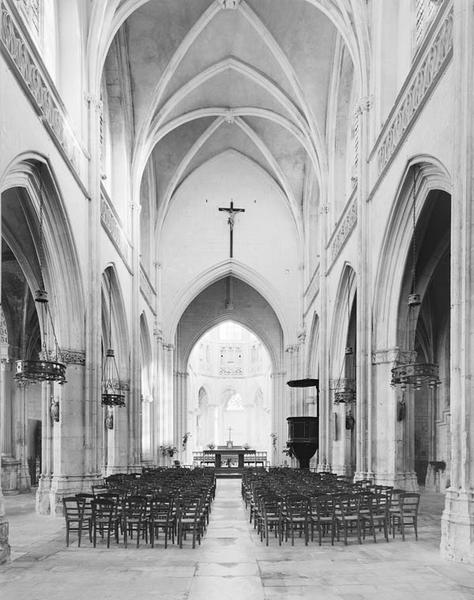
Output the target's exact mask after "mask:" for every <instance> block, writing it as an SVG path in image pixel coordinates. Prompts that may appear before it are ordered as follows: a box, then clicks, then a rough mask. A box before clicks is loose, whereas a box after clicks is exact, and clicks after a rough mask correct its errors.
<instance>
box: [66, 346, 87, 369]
mask: <svg viewBox="0 0 474 600" xmlns="http://www.w3.org/2000/svg"><path fill="white" fill-rule="evenodd" d="M60 358H61V361H62V362H64V363H66V364H67V365H81V366H82V367H83V366H85V364H86V353H85V352H84V350H71V349H70V348H66V349H65V348H61V352H60Z"/></svg>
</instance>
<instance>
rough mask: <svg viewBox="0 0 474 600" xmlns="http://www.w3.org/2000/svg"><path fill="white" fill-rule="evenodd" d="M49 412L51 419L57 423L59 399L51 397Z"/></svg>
mask: <svg viewBox="0 0 474 600" xmlns="http://www.w3.org/2000/svg"><path fill="white" fill-rule="evenodd" d="M49 412H50V414H51V419H52V420H53V421H55V422H56V423H59V417H60V408H59V400H58V399H57V398H54V397H53V398H51V404H50V407H49Z"/></svg>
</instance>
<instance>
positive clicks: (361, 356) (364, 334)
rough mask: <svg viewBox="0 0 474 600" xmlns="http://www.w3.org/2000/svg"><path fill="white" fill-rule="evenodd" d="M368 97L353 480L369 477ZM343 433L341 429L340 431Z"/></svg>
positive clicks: (362, 141) (360, 196) (366, 105)
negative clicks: (354, 469)
mask: <svg viewBox="0 0 474 600" xmlns="http://www.w3.org/2000/svg"><path fill="white" fill-rule="evenodd" d="M370 107H371V101H370V98H369V97H364V98H361V99H360V100H359V103H358V106H357V116H356V118H358V121H359V123H358V125H359V126H358V131H359V152H360V157H358V164H357V179H358V181H357V255H358V256H357V258H358V261H357V268H356V279H357V324H356V329H357V362H356V364H357V372H356V379H357V383H356V385H357V389H356V398H357V400H356V402H357V409H356V411H355V415H356V424H355V431H354V433H355V435H356V473H355V479H365V478H366V477H372V476H373V473H372V466H371V464H370V462H371V460H372V459H371V430H372V407H371V403H372V401H371V387H370V384H371V368H372V365H371V332H372V314H371V310H372V302H371V298H372V293H371V287H370V280H371V256H372V253H371V246H370V240H371V234H370V223H371V220H370V217H369V211H368V206H367V188H368V177H369V173H368V162H367V158H368V156H369V152H370V144H369V110H370ZM344 431H345V429H344Z"/></svg>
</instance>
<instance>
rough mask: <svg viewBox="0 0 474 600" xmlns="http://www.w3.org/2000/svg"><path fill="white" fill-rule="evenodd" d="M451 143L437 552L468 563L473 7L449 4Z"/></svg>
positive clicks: (461, 1) (472, 418)
mask: <svg viewBox="0 0 474 600" xmlns="http://www.w3.org/2000/svg"><path fill="white" fill-rule="evenodd" d="M453 69H454V78H455V88H454V90H453V100H454V102H455V107H454V114H455V115H456V121H455V143H454V161H453V164H454V165H455V170H454V181H453V201H452V202H451V215H452V216H451V449H452V454H451V472H450V487H449V488H448V490H447V492H446V503H445V509H444V513H443V517H442V522H441V554H442V555H443V556H445V557H447V558H450V559H454V560H458V561H463V562H471V563H474V492H473V486H474V458H473V457H474V408H473V402H472V399H473V397H474V260H473V254H472V251H473V239H474V235H473V234H474V205H473V201H472V199H473V196H474V114H473V110H472V98H473V97H474V10H473V3H472V0H458V1H457V2H455V3H454V37H453Z"/></svg>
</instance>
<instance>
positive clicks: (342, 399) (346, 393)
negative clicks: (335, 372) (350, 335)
mask: <svg viewBox="0 0 474 600" xmlns="http://www.w3.org/2000/svg"><path fill="white" fill-rule="evenodd" d="M350 318H351V310H350V301H349V288H347V324H348V327H349V323H350ZM353 354H354V349H353V348H352V346H346V348H345V350H344V362H343V364H342V367H341V375H340V377H339V379H338V380H337V383H336V387H335V389H334V404H352V402H355V401H356V380H355V373H353V376H352V377H342V372H343V371H344V369H345V367H346V365H347V359H348V358H347V357H349V356H351V357H352V356H353ZM354 366H355V365H354Z"/></svg>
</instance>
